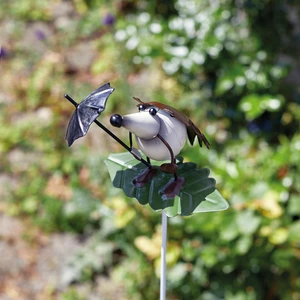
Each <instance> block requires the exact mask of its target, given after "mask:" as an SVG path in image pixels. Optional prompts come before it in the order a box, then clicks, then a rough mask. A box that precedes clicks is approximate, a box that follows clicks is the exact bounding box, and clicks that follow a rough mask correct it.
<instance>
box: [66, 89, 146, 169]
mask: <svg viewBox="0 0 300 300" xmlns="http://www.w3.org/2000/svg"><path fill="white" fill-rule="evenodd" d="M64 97H65V98H66V99H67V100H69V101H70V102H71V103H72V104H73V105H74V106H75V107H76V108H77V106H78V105H79V104H78V103H77V102H76V101H75V100H74V99H72V98H71V97H70V96H69V95H67V94H65V95H64ZM94 123H96V124H97V125H98V126H99V127H100V128H101V129H103V130H104V131H105V132H106V133H107V134H108V135H110V136H111V137H112V138H113V139H114V140H115V141H117V142H118V143H119V144H120V145H121V146H123V147H124V148H125V149H126V150H127V151H128V152H130V153H131V154H132V155H133V153H132V151H131V150H132V149H131V147H129V146H127V145H126V144H125V143H124V142H123V141H122V140H120V139H119V138H118V137H117V136H116V135H115V134H113V133H112V132H111V131H110V130H109V129H107V128H106V127H105V126H104V125H102V124H101V123H100V122H99V121H98V120H95V121H94ZM133 156H134V157H135V158H136V159H138V160H139V161H140V162H142V163H143V164H144V165H146V166H147V167H148V168H150V167H151V164H149V163H148V162H147V161H146V160H144V159H143V158H138V157H137V156H135V155H133Z"/></svg>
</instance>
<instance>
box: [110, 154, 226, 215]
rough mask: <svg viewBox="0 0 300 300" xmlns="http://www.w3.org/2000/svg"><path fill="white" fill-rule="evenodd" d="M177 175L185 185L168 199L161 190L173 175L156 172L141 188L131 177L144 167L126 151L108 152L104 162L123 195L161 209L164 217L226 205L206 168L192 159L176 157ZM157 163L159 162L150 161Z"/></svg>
mask: <svg viewBox="0 0 300 300" xmlns="http://www.w3.org/2000/svg"><path fill="white" fill-rule="evenodd" d="M177 160H178V161H177V165H178V175H179V176H180V177H183V178H184V180H185V184H184V186H183V188H182V189H181V191H180V193H179V195H178V196H176V197H175V198H172V199H169V198H166V197H165V196H164V195H162V193H161V190H162V189H163V187H164V186H165V185H166V184H167V183H168V182H169V180H170V179H171V178H172V176H173V175H170V174H165V173H163V172H162V171H160V170H159V171H158V173H157V175H156V176H155V177H154V178H153V179H152V181H151V182H149V183H147V184H146V185H145V186H144V187H142V188H136V187H135V186H134V185H133V184H132V180H133V179H134V178H135V177H136V176H137V175H138V174H139V173H140V172H141V171H142V170H144V169H145V166H144V165H143V164H141V163H138V164H137V161H136V159H134V158H133V156H132V155H131V154H130V153H127V152H126V153H118V154H111V155H110V156H109V157H108V159H107V160H105V163H106V165H107V167H108V170H109V174H110V177H111V180H112V182H113V186H114V187H116V188H121V189H122V190H123V191H124V193H125V195H126V196H127V197H130V198H136V199H137V200H138V201H139V203H140V204H142V205H145V204H149V205H150V207H151V208H152V209H153V210H162V209H164V210H165V212H166V214H167V216H169V217H173V216H176V215H182V216H189V215H191V214H193V213H199V212H208V211H220V210H225V209H227V208H228V204H227V202H226V200H225V199H224V198H223V197H222V196H221V194H220V193H219V191H218V190H217V189H216V188H215V184H216V181H215V180H214V179H213V178H209V177H208V176H209V173H210V171H209V169H207V168H201V169H198V168H197V165H196V164H195V163H192V162H186V163H183V161H182V158H181V157H178V158H177ZM153 163H154V164H158V165H160V164H161V162H153Z"/></svg>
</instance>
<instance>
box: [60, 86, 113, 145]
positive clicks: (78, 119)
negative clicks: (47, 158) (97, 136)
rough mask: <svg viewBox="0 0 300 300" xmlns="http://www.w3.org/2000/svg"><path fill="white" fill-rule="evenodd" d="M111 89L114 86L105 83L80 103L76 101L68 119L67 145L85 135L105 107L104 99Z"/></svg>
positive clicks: (105, 99)
mask: <svg viewBox="0 0 300 300" xmlns="http://www.w3.org/2000/svg"><path fill="white" fill-rule="evenodd" d="M113 91H114V88H112V87H111V86H110V84H109V83H106V84H104V85H102V86H100V87H99V88H98V89H96V90H95V91H93V92H92V93H91V94H89V95H88V96H87V97H86V98H85V99H84V100H83V101H82V102H81V103H80V104H77V103H76V105H75V106H76V109H75V111H74V113H73V115H72V117H71V119H70V121H69V125H68V129H67V133H66V140H67V141H68V145H69V147H70V146H71V145H72V144H73V142H74V141H75V140H77V139H78V138H80V137H82V136H85V135H86V133H87V132H88V130H89V128H90V125H91V124H92V123H93V122H94V121H95V120H96V119H97V118H98V117H99V115H100V114H101V112H102V111H103V110H104V109H105V105H106V101H107V99H108V97H109V95H110V94H111V93H112V92H113ZM65 97H66V98H67V99H68V100H70V99H69V98H68V95H65ZM73 104H74V103H73Z"/></svg>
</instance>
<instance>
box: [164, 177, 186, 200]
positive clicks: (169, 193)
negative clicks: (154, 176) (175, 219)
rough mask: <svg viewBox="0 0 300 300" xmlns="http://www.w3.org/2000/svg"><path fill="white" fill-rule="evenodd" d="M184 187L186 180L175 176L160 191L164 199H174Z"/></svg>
mask: <svg viewBox="0 0 300 300" xmlns="http://www.w3.org/2000/svg"><path fill="white" fill-rule="evenodd" d="M183 186H184V178H183V177H178V176H175V177H174V178H172V179H171V180H170V181H169V182H168V183H167V184H166V185H165V186H164V188H163V189H162V190H161V191H160V193H161V195H162V197H163V198H174V197H175V196H177V195H178V194H179V192H180V190H181V189H182V187H183Z"/></svg>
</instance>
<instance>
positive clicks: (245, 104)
mask: <svg viewBox="0 0 300 300" xmlns="http://www.w3.org/2000/svg"><path fill="white" fill-rule="evenodd" d="M283 103H284V99H283V97H282V96H277V97H276V96H273V95H259V94H249V95H247V96H245V97H243V98H242V99H241V101H240V103H239V108H240V109H241V110H242V111H243V112H244V113H245V114H246V117H247V119H248V120H253V119H255V118H257V117H259V116H260V115H261V114H262V113H263V112H265V111H270V112H273V111H278V110H279V109H280V108H281V106H282V104H283Z"/></svg>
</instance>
